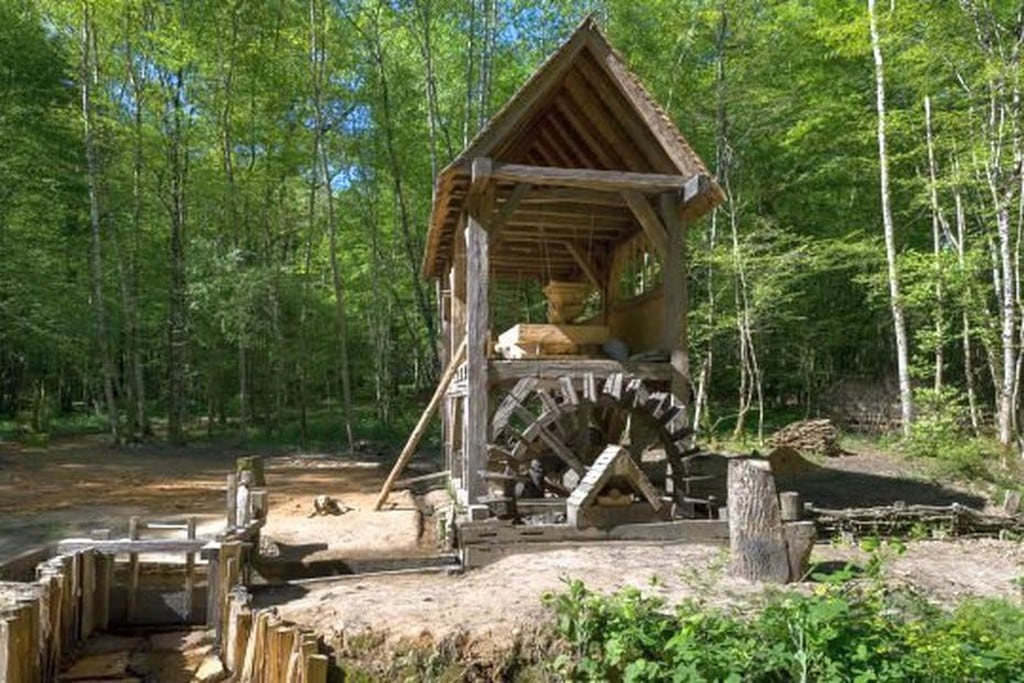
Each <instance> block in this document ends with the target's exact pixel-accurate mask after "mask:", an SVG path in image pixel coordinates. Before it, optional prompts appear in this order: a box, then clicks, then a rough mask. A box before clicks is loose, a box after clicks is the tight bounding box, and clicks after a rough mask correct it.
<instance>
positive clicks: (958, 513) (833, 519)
mask: <svg viewBox="0 0 1024 683" xmlns="http://www.w3.org/2000/svg"><path fill="white" fill-rule="evenodd" d="M807 515H808V517H809V518H810V519H813V520H814V522H815V524H816V526H817V528H818V533H819V534H820V535H821V536H836V535H840V534H844V533H847V534H853V535H855V536H881V537H914V536H924V537H953V536H960V537H964V536H967V537H1000V536H1005V535H1006V534H1014V535H1024V515H1009V516H1008V515H989V514H985V513H983V512H981V511H979V510H974V509H972V508H969V507H967V506H964V505H960V504H958V503H953V504H952V505H948V506H945V505H942V506H940V505H900V504H896V505H886V506H879V507H869V508H848V509H843V510H830V509H826V508H818V507H813V506H809V507H808V509H807Z"/></svg>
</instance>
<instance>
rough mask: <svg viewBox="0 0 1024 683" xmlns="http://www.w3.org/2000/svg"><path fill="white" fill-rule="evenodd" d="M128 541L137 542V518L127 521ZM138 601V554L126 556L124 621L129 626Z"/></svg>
mask: <svg viewBox="0 0 1024 683" xmlns="http://www.w3.org/2000/svg"><path fill="white" fill-rule="evenodd" d="M128 539H129V540H131V541H137V540H139V518H138V517H131V518H130V519H129V520H128ZM138 599H139V554H138V553H129V554H128V610H127V611H128V614H127V615H126V617H125V621H126V622H128V623H129V624H130V623H131V622H132V620H133V619H135V608H136V606H137V604H138Z"/></svg>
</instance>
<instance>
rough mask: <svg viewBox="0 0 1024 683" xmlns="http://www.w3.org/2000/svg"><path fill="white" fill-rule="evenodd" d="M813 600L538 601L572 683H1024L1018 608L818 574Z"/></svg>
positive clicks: (588, 594)
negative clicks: (941, 600)
mask: <svg viewBox="0 0 1024 683" xmlns="http://www.w3.org/2000/svg"><path fill="white" fill-rule="evenodd" d="M817 578H818V579H819V580H820V581H821V583H819V585H818V586H817V587H816V589H815V590H814V591H813V592H811V593H810V594H804V593H798V592H790V591H786V592H778V593H774V594H770V595H768V596H766V598H765V602H764V604H763V605H761V606H759V607H758V608H757V609H755V610H750V609H748V610H746V611H742V612H741V611H739V610H738V609H735V608H732V609H727V608H716V607H711V606H709V605H707V604H704V603H703V602H701V601H698V600H690V601H687V602H683V603H682V604H680V605H678V606H677V607H675V608H674V609H668V607H667V606H666V604H665V602H664V601H663V600H661V599H659V598H657V597H650V596H645V595H643V594H642V593H641V592H640V591H639V590H636V589H625V590H622V591H620V592H618V593H615V594H611V595H602V594H598V593H595V592H593V591H591V590H589V589H587V588H586V586H585V585H584V584H583V583H582V582H580V581H570V582H568V588H567V590H566V591H565V592H563V593H560V594H554V595H548V596H546V598H545V600H546V602H547V604H548V605H549V606H550V607H551V608H552V609H553V610H554V612H555V614H556V615H557V632H558V635H559V637H560V638H561V640H562V642H563V645H564V648H563V653H562V654H561V655H559V656H558V657H557V658H556V659H555V661H554V662H553V663H552V667H553V669H554V671H555V673H557V674H558V675H560V676H564V677H565V678H566V679H568V680H573V681H694V682H699V681H735V682H739V681H758V682H761V681H763V682H774V681H780V682H781V681H787V682H788V681H802V682H803V681H821V682H825V681H829V682H831V681H854V682H856V683H867V682H869V681H908V682H913V681H920V682H922V683H925V682H927V683H941V682H945V681H949V682H950V683H953V682H960V681H999V682H1003V681H1017V680H1024V609H1022V608H1021V607H1019V606H1016V605H1013V604H1010V603H1009V602H1006V601H1001V600H968V601H965V602H963V603H962V604H960V605H959V606H958V607H956V608H955V609H952V610H944V609H941V608H939V607H936V606H934V605H931V604H929V603H928V602H926V601H925V600H923V599H922V598H920V597H918V596H916V595H913V594H908V593H907V592H904V591H892V590H889V589H887V588H886V586H885V585H884V584H883V582H882V581H881V579H880V578H879V573H878V572H877V571H869V572H868V578H866V579H863V580H854V579H853V572H852V571H843V572H839V573H838V574H836V575H833V576H831V577H820V576H819V577H817Z"/></svg>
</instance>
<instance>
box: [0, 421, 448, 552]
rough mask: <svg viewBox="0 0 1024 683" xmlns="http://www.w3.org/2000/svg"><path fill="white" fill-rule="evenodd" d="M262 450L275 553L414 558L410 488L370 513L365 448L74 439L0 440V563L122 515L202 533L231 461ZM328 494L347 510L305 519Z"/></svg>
mask: <svg viewBox="0 0 1024 683" xmlns="http://www.w3.org/2000/svg"><path fill="white" fill-rule="evenodd" d="M253 454H261V455H264V456H265V458H266V460H265V467H266V473H267V486H268V489H269V491H270V494H269V514H268V525H267V527H266V529H265V535H266V536H268V537H271V538H274V539H275V540H277V541H279V542H280V548H281V550H282V552H283V554H285V555H287V556H290V557H293V558H296V559H299V560H317V559H323V558H325V557H342V556H357V555H360V554H362V555H367V554H368V555H374V554H388V553H390V554H406V555H407V554H422V553H423V552H430V550H429V546H427V549H424V548H423V547H421V546H422V544H421V543H420V530H421V527H422V520H421V516H420V514H419V512H418V510H417V509H416V507H415V505H414V503H413V499H412V498H411V497H410V496H409V495H408V494H402V493H398V494H396V495H395V496H393V497H392V499H391V500H390V501H389V508H390V512H389V514H388V515H385V516H373V514H372V513H371V512H370V511H369V508H370V506H371V505H372V503H373V501H374V499H375V497H376V493H377V491H378V490H379V488H380V485H381V482H382V481H383V479H384V476H385V475H386V474H387V470H386V466H387V465H390V462H387V461H386V460H385V458H384V454H382V453H380V452H378V451H375V450H372V449H371V450H370V452H368V453H361V454H358V455H357V456H356V457H353V458H342V457H340V456H338V455H337V454H326V453H320V454H317V453H303V454H296V453H293V452H287V451H280V450H278V451H274V450H267V451H262V452H258V451H253V450H251V449H242V448H237V447H230V446H208V445H201V446H190V447H187V448H171V447H166V446H160V445H147V446H141V447H121V448H116V449H115V448H111V447H110V446H109V444H107V443H106V440H105V439H104V438H103V437H99V436H97V437H79V438H75V439H66V440H60V441H57V442H56V443H54V444H51V445H50V446H49V447H48V448H23V447H20V446H17V445H15V444H9V443H8V444H2V443H0V562H2V561H3V560H5V559H8V558H10V557H12V556H14V555H16V554H18V553H20V552H22V551H25V550H28V549H30V548H32V547H35V546H39V545H42V544H44V543H48V542H52V541H55V540H59V539H61V538H67V537H73V536H81V535H84V534H87V533H88V532H89V531H90V530H91V529H97V528H108V529H110V530H111V532H112V534H113V535H114V536H115V537H117V536H122V535H125V534H126V533H127V529H128V518H129V517H131V516H132V515H140V516H143V517H144V518H149V519H182V518H184V517H188V516H193V515H194V516H196V517H197V521H198V531H199V534H200V536H203V535H211V536H212V535H213V534H214V533H215V532H216V531H217V530H218V529H220V528H222V527H223V526H224V515H225V512H224V511H225V501H224V486H225V484H224V482H225V477H226V475H227V474H228V473H229V472H231V471H233V468H234V462H235V459H236V458H238V457H241V456H244V455H253ZM317 495H329V496H331V497H333V498H335V499H336V500H338V501H339V502H341V503H343V504H344V505H345V506H347V507H350V508H352V509H351V510H350V511H349V512H347V513H346V514H344V515H340V516H326V517H320V516H313V517H311V516H310V514H311V513H312V512H313V511H314V509H313V499H314V498H315V497H316V496H317Z"/></svg>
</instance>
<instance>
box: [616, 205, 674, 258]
mask: <svg viewBox="0 0 1024 683" xmlns="http://www.w3.org/2000/svg"><path fill="white" fill-rule="evenodd" d="M622 198H623V199H625V200H626V203H627V204H629V208H630V209H632V210H633V215H634V216H636V219H637V221H639V222H640V227H641V228H643V229H644V232H645V233H646V234H647V239H649V240H650V241H651V244H652V245H654V249H655V250H656V251H657V252H658V256H660V257H661V262H662V263H665V261H666V259H667V258H668V243H669V236H668V232H667V231H666V230H665V225H664V224H663V223H662V222H661V219H660V218H658V214H657V212H656V211H655V210H654V207H653V206H651V203H650V202H649V201H647V197H645V196H644V195H643V194H641V193H639V192H636V191H631V190H629V191H624V192H623V193H622Z"/></svg>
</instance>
